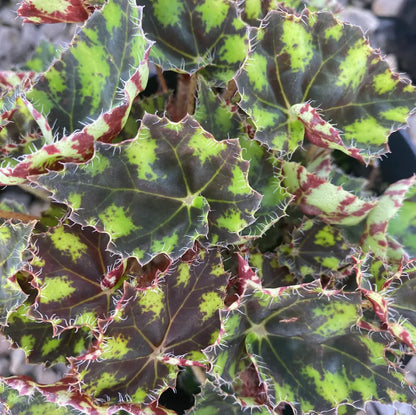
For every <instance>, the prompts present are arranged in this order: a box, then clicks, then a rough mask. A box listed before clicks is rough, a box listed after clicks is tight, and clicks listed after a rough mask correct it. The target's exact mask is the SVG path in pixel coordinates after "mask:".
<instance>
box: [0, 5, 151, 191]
mask: <svg viewBox="0 0 416 415" xmlns="http://www.w3.org/2000/svg"><path fill="white" fill-rule="evenodd" d="M140 23H141V9H140V8H138V7H137V6H136V5H135V4H133V3H132V2H131V0H113V1H111V2H109V3H108V4H106V6H105V7H103V8H102V10H101V11H100V12H98V11H97V12H96V13H94V15H93V16H92V17H91V18H90V19H89V20H88V22H87V24H86V25H85V26H84V27H83V29H82V30H81V31H80V33H79V34H78V35H77V37H76V39H75V40H74V42H73V44H72V45H73V46H72V47H71V48H69V49H68V50H66V51H65V52H64V53H63V54H62V56H61V59H58V60H56V61H55V62H54V64H53V65H52V66H51V67H50V68H49V69H48V71H47V72H45V74H44V75H43V76H42V77H41V78H40V80H39V81H38V82H37V83H36V84H35V85H34V87H33V88H32V89H31V90H30V91H29V92H28V93H27V94H26V96H27V98H28V100H29V101H30V102H32V105H33V107H34V109H35V110H36V111H37V112H38V113H40V114H43V116H44V117H46V118H47V120H48V121H49V125H55V126H56V129H55V130H54V133H55V135H57V136H58V138H61V137H62V136H64V137H63V138H61V140H60V141H57V142H54V143H52V144H49V143H48V145H45V146H44V147H43V148H41V149H39V150H38V151H36V152H35V153H33V154H30V155H28V156H27V157H25V159H24V160H23V161H21V162H20V163H19V164H18V165H17V166H15V167H14V168H12V167H2V168H0V183H2V184H18V183H23V182H25V181H26V180H27V176H29V175H31V174H39V173H44V172H45V171H47V170H56V169H60V168H62V165H61V164H60V162H62V161H66V162H71V161H74V162H83V161H85V160H88V159H89V158H91V156H92V154H93V145H94V141H95V140H100V141H103V142H108V141H111V140H112V139H113V138H114V137H116V136H117V134H118V133H119V132H120V131H121V129H122V128H123V126H124V125H125V123H126V121H127V118H128V113H129V111H130V108H131V104H132V102H133V99H134V98H135V97H136V95H137V94H138V93H139V92H140V91H142V90H143V89H144V88H145V86H146V83H147V78H148V62H147V57H148V53H149V42H148V40H147V39H146V38H145V37H144V34H143V31H142V30H141V26H140ZM66 134H68V135H66Z"/></svg>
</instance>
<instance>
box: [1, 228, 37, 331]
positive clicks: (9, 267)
mask: <svg viewBox="0 0 416 415" xmlns="http://www.w3.org/2000/svg"><path fill="white" fill-rule="evenodd" d="M34 225H35V222H32V223H17V224H15V223H12V222H11V221H8V222H3V223H1V225H0V324H5V323H6V320H7V314H8V313H9V312H10V311H11V310H13V309H15V308H16V307H17V306H19V305H20V304H22V303H23V302H24V300H25V299H26V295H25V294H24V293H23V292H22V291H21V290H20V287H19V285H18V284H17V282H16V281H13V280H12V279H11V277H13V275H14V274H15V273H16V272H17V271H18V270H19V269H20V268H23V265H24V261H23V258H22V253H23V251H24V250H25V249H26V247H27V244H28V239H29V236H30V233H31V232H32V230H33V227H34Z"/></svg>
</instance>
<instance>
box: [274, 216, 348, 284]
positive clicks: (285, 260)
mask: <svg viewBox="0 0 416 415" xmlns="http://www.w3.org/2000/svg"><path fill="white" fill-rule="evenodd" d="M278 253H279V262H280V264H281V265H286V266H287V267H288V268H289V270H290V271H291V272H293V273H294V274H295V275H298V276H300V277H305V276H307V275H313V276H314V277H315V276H318V275H322V274H328V273H329V274H331V275H332V274H334V273H337V271H339V270H341V268H345V266H347V265H349V264H350V263H351V260H350V255H351V253H352V250H351V246H349V245H348V244H347V243H346V242H345V240H344V238H343V236H342V234H341V232H340V231H339V230H338V229H336V228H334V227H333V226H331V225H328V224H324V223H322V222H319V221H315V220H313V219H309V220H306V221H304V222H303V223H302V225H301V226H300V227H299V228H297V229H295V230H294V231H293V233H292V235H291V241H290V243H288V244H283V245H280V246H279V247H278ZM343 271H345V270H343ZM349 271H350V270H349ZM347 272H348V271H347Z"/></svg>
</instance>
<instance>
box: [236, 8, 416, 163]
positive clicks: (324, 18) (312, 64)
mask: <svg viewBox="0 0 416 415" xmlns="http://www.w3.org/2000/svg"><path fill="white" fill-rule="evenodd" d="M236 82H237V85H238V88H239V91H240V92H241V93H242V94H243V95H242V101H241V102H240V106H241V107H242V108H243V109H244V110H245V111H247V112H248V113H249V114H250V115H251V116H252V118H253V120H254V122H255V124H256V126H257V132H256V137H257V138H258V139H259V140H260V141H262V142H263V143H265V144H266V145H268V146H269V147H271V148H272V149H275V150H277V151H279V152H289V153H291V152H293V151H294V150H295V149H296V148H297V147H298V146H299V144H301V143H302V141H303V138H304V135H305V125H306V126H307V128H306V132H307V134H306V135H307V136H308V135H309V136H313V137H315V142H316V143H317V142H320V143H321V144H320V145H324V146H326V147H328V146H329V144H330V142H331V140H332V141H333V142H334V143H335V145H336V147H338V146H340V145H341V143H340V141H339V137H337V134H335V133H336V131H335V128H333V127H331V126H330V124H329V122H330V123H331V124H333V125H336V128H337V130H338V132H339V134H341V138H342V142H343V144H344V147H345V149H344V151H346V152H347V153H348V154H351V155H354V156H355V157H358V158H359V159H360V158H361V157H362V158H363V159H365V160H367V159H369V158H370V157H371V156H372V155H376V154H380V153H382V152H384V151H385V148H386V142H387V137H388V135H389V134H390V132H391V131H392V128H398V127H400V126H401V125H403V124H404V122H405V121H406V117H407V115H408V114H409V112H410V110H411V109H412V108H413V107H414V106H415V104H416V93H415V89H414V87H413V86H411V85H409V84H408V82H406V81H405V80H402V79H400V78H399V76H398V75H396V74H393V73H392V72H391V70H390V69H389V66H388V64H387V62H385V61H383V60H381V58H380V56H379V54H378V52H376V51H374V50H373V49H371V47H370V46H369V44H368V42H367V40H366V39H365V38H364V37H363V33H362V31H361V30H360V29H359V28H358V27H356V26H351V25H348V24H342V23H340V22H338V21H337V20H336V19H335V18H334V17H333V16H332V15H331V14H329V13H326V12H322V13H311V12H308V11H304V12H303V13H302V14H301V15H294V14H288V13H285V12H277V11H271V12H270V13H269V14H268V15H267V16H266V18H265V19H264V20H263V22H262V25H261V27H260V28H259V29H258V31H257V44H256V46H255V47H254V48H253V50H252V51H251V53H250V55H249V58H248V59H247V61H246V63H245V65H244V68H243V70H242V71H240V72H239V74H238V75H237V77H236ZM309 102H310V103H311V105H312V106H313V107H314V108H320V113H319V117H318V118H316V116H313V114H316V112H314V110H312V109H311V110H310V111H307V113H306V114H304V115H303V116H301V117H298V116H299V115H301V114H300V113H301V112H302V110H303V109H305V108H307V104H305V103H309ZM294 106H295V107H294ZM309 108H310V107H309ZM322 129H324V130H325V131H324V136H323V137H322V136H321V135H320V133H321V131H320V130H322ZM312 133H313V134H312ZM316 133H319V134H316ZM332 136H334V137H333V139H331V137H332ZM331 145H332V146H333V145H334V144H331ZM338 148H339V147H338Z"/></svg>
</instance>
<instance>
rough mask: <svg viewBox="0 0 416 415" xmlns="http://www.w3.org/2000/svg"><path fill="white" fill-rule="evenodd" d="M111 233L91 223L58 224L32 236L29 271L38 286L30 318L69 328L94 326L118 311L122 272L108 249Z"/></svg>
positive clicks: (57, 327)
mask: <svg viewBox="0 0 416 415" xmlns="http://www.w3.org/2000/svg"><path fill="white" fill-rule="evenodd" d="M108 243H109V237H108V235H107V234H103V233H99V232H96V231H95V230H94V229H93V228H91V227H84V228H82V227H81V226H79V225H77V224H68V225H59V226H57V227H55V228H52V229H51V230H50V231H49V232H46V233H40V234H37V235H34V236H33V237H32V244H33V246H34V247H36V254H35V255H36V256H35V257H34V259H33V260H32V262H31V269H32V271H33V273H34V274H35V275H36V277H35V281H34V284H36V287H37V288H38V290H39V294H38V296H37V298H36V302H35V304H34V305H33V307H32V316H33V317H36V318H38V319H39V318H42V319H43V320H45V321H50V322H51V323H52V324H53V325H54V329H55V332H57V333H59V332H61V331H62V330H64V329H65V328H67V327H80V326H87V327H90V328H91V329H94V328H96V324H97V319H98V318H101V319H105V318H107V317H109V315H110V313H111V312H112V311H113V310H114V305H113V295H114V293H115V291H116V290H117V289H118V288H119V287H120V285H121V281H119V279H120V277H121V274H122V272H123V266H122V264H120V257H119V256H116V255H113V254H112V253H111V252H109V251H107V250H106V248H107V245H108Z"/></svg>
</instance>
